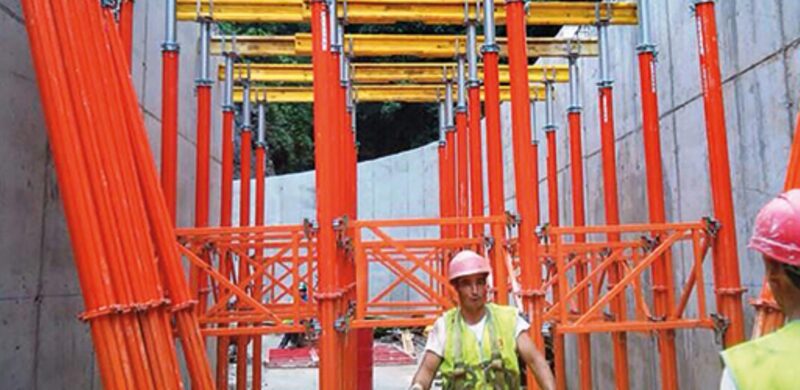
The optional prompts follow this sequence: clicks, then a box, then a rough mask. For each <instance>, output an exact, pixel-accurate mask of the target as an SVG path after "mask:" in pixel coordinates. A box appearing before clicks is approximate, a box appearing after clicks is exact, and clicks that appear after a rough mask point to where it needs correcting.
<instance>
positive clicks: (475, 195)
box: [467, 85, 484, 237]
mask: <svg viewBox="0 0 800 390" xmlns="http://www.w3.org/2000/svg"><path fill="white" fill-rule="evenodd" d="M468 96H469V102H468V103H467V107H468V110H469V112H468V119H469V123H468V125H469V126H468V127H469V137H468V139H469V145H468V149H469V174H470V176H469V196H470V216H471V217H482V216H483V215H484V211H483V147H482V145H481V96H480V86H479V85H475V86H470V88H469V90H468ZM483 234H484V231H483V225H475V226H473V227H472V236H473V237H483Z"/></svg>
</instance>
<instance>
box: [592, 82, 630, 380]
mask: <svg viewBox="0 0 800 390" xmlns="http://www.w3.org/2000/svg"><path fill="white" fill-rule="evenodd" d="M613 100H614V97H613V91H612V89H611V87H610V86H601V87H600V105H599V107H600V132H601V136H600V137H601V154H602V160H603V194H604V197H603V199H604V205H605V216H606V224H608V225H610V226H614V225H619V199H618V197H619V192H618V190H617V171H616V169H617V168H616V167H617V157H616V144H615V142H616V139H615V138H614V109H613ZM608 240H609V241H611V242H616V241H619V235H618V234H616V233H615V232H610V233H609V235H608ZM619 278H620V269H619V266H617V265H612V266H611V267H609V270H608V281H609V283H611V284H616V283H618V281H619ZM611 306H612V308H611V311H612V314H613V315H615V316H618V317H624V316H625V313H626V308H625V306H626V305H625V301H624V299H622V297H617V298H615V299H614V303H613V304H612V305H611ZM611 337H612V339H613V340H614V374H615V380H616V386H617V388H619V389H627V388H629V386H630V385H629V382H628V372H627V367H628V351H627V336H626V335H625V334H624V333H620V332H615V333H613V334H612V335H611Z"/></svg>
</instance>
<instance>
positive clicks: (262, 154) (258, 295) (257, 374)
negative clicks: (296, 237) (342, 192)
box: [251, 142, 274, 388]
mask: <svg viewBox="0 0 800 390" xmlns="http://www.w3.org/2000/svg"><path fill="white" fill-rule="evenodd" d="M266 163H267V155H266V145H264V144H262V143H260V142H259V143H258V144H257V145H256V161H255V164H256V205H255V211H256V218H255V223H256V226H264V225H265V221H264V219H265V218H266V215H265V211H264V208H265V204H264V202H265V194H266V181H267V175H266V173H265V165H266ZM255 249H256V256H255V258H256V261H257V262H258V261H262V257H263V256H262V255H261V253H262V252H263V250H264V249H263V248H262V247H260V246H258V245H257V246H256V247H255ZM272 271H273V273H274V268H273V269H272ZM263 284H264V279H263V278H260V277H257V278H256V279H255V283H254V284H253V290H254V294H253V295H254V298H255V299H256V300H258V301H259V302H262V299H263V293H262V291H263ZM273 296H274V294H273ZM270 298H272V296H270ZM263 341H264V340H263V338H262V337H261V336H256V337H255V338H254V339H253V364H252V366H253V379H252V381H251V382H252V387H253V388H261V360H262V347H263Z"/></svg>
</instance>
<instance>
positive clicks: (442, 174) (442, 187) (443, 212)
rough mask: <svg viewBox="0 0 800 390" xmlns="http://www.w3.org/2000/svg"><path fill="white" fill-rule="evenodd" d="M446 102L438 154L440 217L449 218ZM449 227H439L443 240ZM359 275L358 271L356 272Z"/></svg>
mask: <svg viewBox="0 0 800 390" xmlns="http://www.w3.org/2000/svg"><path fill="white" fill-rule="evenodd" d="M444 104H445V103H444V101H439V145H438V147H437V153H438V156H439V167H438V168H439V217H441V218H447V217H448V216H449V215H448V214H449V210H448V209H447V207H448V205H447V198H448V196H449V193H448V190H447V189H448V186H447V182H448V179H449V178H448V176H447V166H448V161H447V158H448V155H447V138H446V135H445V134H446V133H447V120H446V119H445V108H444ZM449 232H450V230H449V227H447V226H445V225H441V226H440V227H439V237H441V238H442V239H445V238H448V237H449ZM356 273H358V271H356Z"/></svg>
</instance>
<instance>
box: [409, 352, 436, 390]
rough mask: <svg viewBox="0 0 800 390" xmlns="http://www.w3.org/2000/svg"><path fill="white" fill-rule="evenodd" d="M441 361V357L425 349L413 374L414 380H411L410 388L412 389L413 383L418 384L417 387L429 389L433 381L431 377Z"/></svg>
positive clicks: (423, 389) (424, 389)
mask: <svg viewBox="0 0 800 390" xmlns="http://www.w3.org/2000/svg"><path fill="white" fill-rule="evenodd" d="M441 363H442V358H441V357H439V356H438V355H436V354H435V353H433V352H431V351H425V356H423V357H422V363H420V365H419V368H418V369H417V373H416V374H414V380H412V381H411V389H414V386H415V385H419V386H418V387H417V389H421V390H428V389H430V388H431V383H433V377H434V376H435V375H436V371H438V370H439V364H441ZM417 389H414V390H417Z"/></svg>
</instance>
